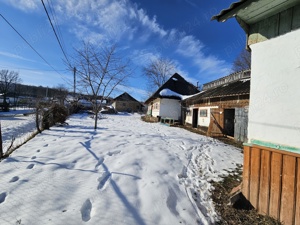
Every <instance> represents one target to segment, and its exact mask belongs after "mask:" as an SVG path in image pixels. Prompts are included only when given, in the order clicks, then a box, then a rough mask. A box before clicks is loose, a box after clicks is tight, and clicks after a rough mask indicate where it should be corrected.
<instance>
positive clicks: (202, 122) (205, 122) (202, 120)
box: [185, 105, 218, 127]
mask: <svg viewBox="0 0 300 225" xmlns="http://www.w3.org/2000/svg"><path fill="white" fill-rule="evenodd" d="M197 108H198V110H199V111H198V124H197V125H199V126H204V127H209V123H210V109H212V108H218V106H211V107H194V106H193V105H192V106H190V108H189V110H190V113H189V114H188V115H186V119H185V122H186V123H188V124H193V109H197ZM201 109H206V110H207V117H200V110H201Z"/></svg>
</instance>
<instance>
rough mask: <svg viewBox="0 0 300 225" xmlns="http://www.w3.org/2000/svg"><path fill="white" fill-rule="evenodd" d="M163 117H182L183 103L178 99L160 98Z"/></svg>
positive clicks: (160, 113) (176, 118)
mask: <svg viewBox="0 0 300 225" xmlns="http://www.w3.org/2000/svg"><path fill="white" fill-rule="evenodd" d="M159 115H160V116H161V117H171V118H173V119H175V120H179V119H180V118H181V104H180V101H179V100H177V99H167V98H162V99H160V112H159Z"/></svg>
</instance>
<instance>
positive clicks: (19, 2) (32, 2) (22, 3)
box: [4, 0, 40, 12]
mask: <svg viewBox="0 0 300 225" xmlns="http://www.w3.org/2000/svg"><path fill="white" fill-rule="evenodd" d="M4 2H5V3H7V4H10V5H12V6H14V7H15V8H17V9H20V10H22V11H25V12H28V11H34V10H35V9H37V8H38V5H39V4H40V2H38V1H36V0H7V1H4Z"/></svg>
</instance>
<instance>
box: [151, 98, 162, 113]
mask: <svg viewBox="0 0 300 225" xmlns="http://www.w3.org/2000/svg"><path fill="white" fill-rule="evenodd" d="M150 107H151V106H150ZM159 110H160V99H159V98H157V99H155V100H154V101H153V105H152V116H153V117H157V116H159V114H160V113H159Z"/></svg>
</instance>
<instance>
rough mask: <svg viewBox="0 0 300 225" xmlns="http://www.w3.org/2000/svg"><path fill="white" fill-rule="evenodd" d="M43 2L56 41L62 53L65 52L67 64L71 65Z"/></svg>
mask: <svg viewBox="0 0 300 225" xmlns="http://www.w3.org/2000/svg"><path fill="white" fill-rule="evenodd" d="M41 1H42V3H43V6H44V9H45V12H46V14H47V17H48V20H49V21H50V24H51V27H52V30H53V32H54V34H55V37H56V40H57V41H58V44H59V46H60V49H61V51H62V52H63V54H64V56H65V58H66V60H67V62H68V63H69V59H68V57H67V55H66V53H65V51H64V49H63V47H62V45H61V43H60V40H59V38H58V36H57V33H56V31H55V28H54V26H53V23H52V21H51V18H50V16H49V13H48V11H47V8H46V6H45V4H44V1H43V0H41Z"/></svg>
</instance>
